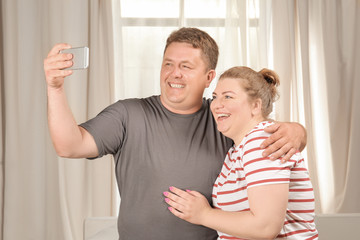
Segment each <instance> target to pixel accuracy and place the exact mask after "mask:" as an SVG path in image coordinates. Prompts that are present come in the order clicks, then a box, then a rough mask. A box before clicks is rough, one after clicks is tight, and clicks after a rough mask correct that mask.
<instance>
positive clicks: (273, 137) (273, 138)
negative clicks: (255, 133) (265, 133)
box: [260, 133, 281, 148]
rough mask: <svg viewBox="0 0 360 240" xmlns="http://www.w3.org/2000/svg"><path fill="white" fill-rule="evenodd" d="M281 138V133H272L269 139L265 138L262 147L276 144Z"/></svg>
mask: <svg viewBox="0 0 360 240" xmlns="http://www.w3.org/2000/svg"><path fill="white" fill-rule="evenodd" d="M280 138H281V135H280V134H276V133H274V134H271V136H270V137H268V138H267V139H265V140H264V141H263V142H262V143H261V145H260V147H261V148H267V147H268V146H270V145H271V144H274V143H275V142H276V141H278V140H279V139H280Z"/></svg>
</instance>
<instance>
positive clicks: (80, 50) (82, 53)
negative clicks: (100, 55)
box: [60, 47, 89, 70]
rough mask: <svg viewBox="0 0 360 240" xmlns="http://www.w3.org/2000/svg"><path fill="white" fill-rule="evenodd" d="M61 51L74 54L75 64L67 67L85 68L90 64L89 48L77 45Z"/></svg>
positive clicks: (74, 68)
mask: <svg viewBox="0 0 360 240" xmlns="http://www.w3.org/2000/svg"><path fill="white" fill-rule="evenodd" d="M60 53H71V54H72V55H73V59H72V61H73V65H72V66H71V67H69V68H66V69H73V70H77V69H85V68H87V67H88V66H89V48H88V47H76V48H69V49H64V50H61V51H60Z"/></svg>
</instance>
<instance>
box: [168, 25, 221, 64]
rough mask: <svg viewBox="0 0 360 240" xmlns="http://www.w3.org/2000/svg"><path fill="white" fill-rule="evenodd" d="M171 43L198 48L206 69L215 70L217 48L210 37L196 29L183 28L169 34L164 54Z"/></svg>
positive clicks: (217, 54) (217, 55)
mask: <svg viewBox="0 0 360 240" xmlns="http://www.w3.org/2000/svg"><path fill="white" fill-rule="evenodd" d="M173 42H181V43H189V44H191V45H192V46H193V47H194V48H199V49H200V50H201V52H202V56H203V57H204V60H205V63H206V64H207V66H208V69H209V70H210V69H214V70H215V68H216V65H217V61H218V57H219V48H218V45H217V44H216V42H215V40H214V39H213V38H212V37H210V35H209V34H208V33H206V32H204V31H202V30H200V29H198V28H189V27H183V28H180V29H178V30H176V31H174V32H172V33H171V34H170V36H169V37H168V39H167V40H166V46H165V50H164V53H165V51H166V49H167V48H168V46H169V45H170V44H171V43H173Z"/></svg>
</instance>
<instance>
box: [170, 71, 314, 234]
mask: <svg viewBox="0 0 360 240" xmlns="http://www.w3.org/2000/svg"><path fill="white" fill-rule="evenodd" d="M278 85H279V79H278V76H277V74H276V73H275V72H273V71H271V70H268V69H263V70H261V71H260V72H256V71H254V70H252V69H250V68H247V67H234V68H231V69H229V70H227V71H226V72H224V73H223V74H222V75H221V76H220V79H219V82H218V84H217V86H216V89H215V91H214V93H213V101H212V103H211V111H212V113H213V116H214V118H215V120H216V123H217V127H218V130H219V131H221V132H222V133H223V134H224V135H225V136H227V137H229V138H231V139H233V141H234V143H235V145H234V146H233V147H232V148H231V149H230V150H229V152H228V154H227V156H226V158H225V161H224V165H223V167H222V170H221V173H220V174H219V176H218V178H217V179H216V182H215V184H214V188H213V195H212V199H213V205H214V208H211V207H210V205H209V203H208V201H207V200H206V198H205V197H204V196H203V195H202V194H200V193H199V192H196V191H191V190H186V191H183V190H180V189H178V188H176V187H170V191H168V192H164V195H165V196H166V198H165V201H166V202H167V203H168V204H169V205H170V207H169V210H170V211H171V212H172V213H173V214H174V215H175V216H177V217H179V218H181V219H184V220H186V221H188V222H190V223H194V224H200V225H203V226H206V227H209V228H213V229H215V230H217V231H218V234H219V239H242V238H245V239H273V238H276V239H284V238H285V239H317V238H318V233H317V230H316V228H315V224H314V194H313V188H312V185H311V182H310V178H309V174H308V171H307V169H306V167H305V163H304V159H303V158H302V156H301V154H300V153H296V154H294V155H293V156H292V157H291V159H290V160H289V161H287V162H286V163H282V162H281V159H278V160H275V161H272V160H270V159H269V158H264V157H263V156H262V152H263V149H261V148H260V144H261V142H262V141H263V140H264V139H266V138H267V137H269V134H268V133H266V132H265V131H264V130H263V129H264V128H265V127H267V126H269V125H271V124H273V123H272V122H271V121H270V120H268V116H269V114H270V113H271V111H272V106H273V102H274V101H275V99H276V97H277V95H278V94H277V89H276V87H277V86H278Z"/></svg>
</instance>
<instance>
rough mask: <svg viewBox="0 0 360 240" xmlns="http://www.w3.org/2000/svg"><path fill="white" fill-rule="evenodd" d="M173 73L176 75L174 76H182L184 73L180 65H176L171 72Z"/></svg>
mask: <svg viewBox="0 0 360 240" xmlns="http://www.w3.org/2000/svg"><path fill="white" fill-rule="evenodd" d="M171 75H172V76H173V77H174V78H181V77H182V73H181V69H180V68H179V67H176V66H175V67H174V68H173V69H172V72H171Z"/></svg>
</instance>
